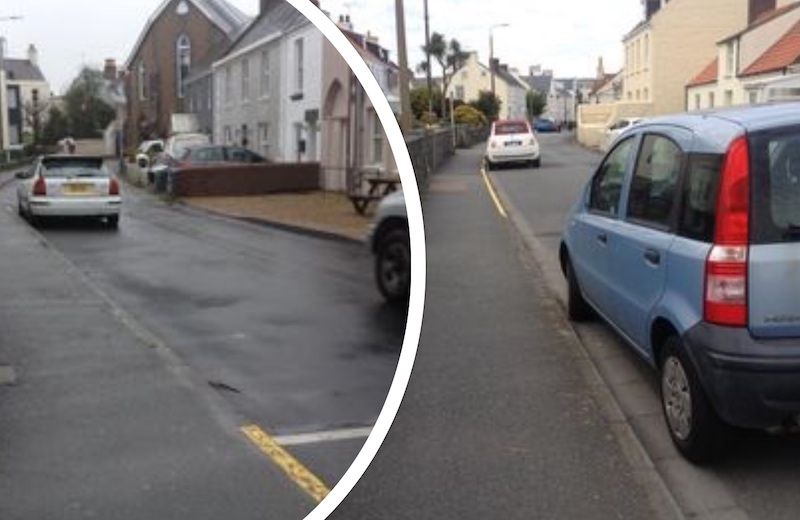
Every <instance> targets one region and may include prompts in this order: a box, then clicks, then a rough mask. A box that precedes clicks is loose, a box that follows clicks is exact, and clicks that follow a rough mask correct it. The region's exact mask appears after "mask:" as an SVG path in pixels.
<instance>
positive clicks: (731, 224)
mask: <svg viewBox="0 0 800 520" xmlns="http://www.w3.org/2000/svg"><path fill="white" fill-rule="evenodd" d="M749 242H750V150H749V146H748V143H747V138H746V137H744V136H743V137H740V138H738V139H736V140H735V141H734V142H733V144H731V147H730V149H729V150H728V155H727V156H726V158H725V164H724V166H723V168H722V179H721V182H720V191H719V199H718V201H717V229H716V236H715V238H714V247H713V248H712V249H711V253H710V254H709V255H708V260H707V262H706V291H705V320H706V321H707V322H709V323H713V324H716V325H723V326H729V327H747V324H748V310H747V263H748V257H749Z"/></svg>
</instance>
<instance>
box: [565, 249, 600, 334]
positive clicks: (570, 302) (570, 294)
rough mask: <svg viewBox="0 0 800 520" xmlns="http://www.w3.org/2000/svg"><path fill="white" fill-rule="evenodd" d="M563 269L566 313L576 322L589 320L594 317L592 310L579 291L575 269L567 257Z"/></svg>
mask: <svg viewBox="0 0 800 520" xmlns="http://www.w3.org/2000/svg"><path fill="white" fill-rule="evenodd" d="M564 270H565V271H566V275H567V314H568V315H569V319H570V320H572V321H576V322H582V321H589V320H590V319H592V318H593V317H594V311H593V310H592V308H591V306H590V305H589V304H588V303H587V302H586V300H585V299H584V297H583V293H581V288H580V285H579V284H578V279H577V278H576V277H575V270H574V269H573V268H572V263H571V262H570V261H569V259H567V261H566V262H565V264H564Z"/></svg>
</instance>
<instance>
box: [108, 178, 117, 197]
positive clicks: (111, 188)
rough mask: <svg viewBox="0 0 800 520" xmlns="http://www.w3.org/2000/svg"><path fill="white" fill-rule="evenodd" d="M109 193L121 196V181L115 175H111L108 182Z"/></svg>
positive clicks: (113, 195)
mask: <svg viewBox="0 0 800 520" xmlns="http://www.w3.org/2000/svg"><path fill="white" fill-rule="evenodd" d="M108 194H109V195H110V196H112V197H117V196H119V181H118V180H117V179H116V178H115V177H111V181H110V182H109V183H108Z"/></svg>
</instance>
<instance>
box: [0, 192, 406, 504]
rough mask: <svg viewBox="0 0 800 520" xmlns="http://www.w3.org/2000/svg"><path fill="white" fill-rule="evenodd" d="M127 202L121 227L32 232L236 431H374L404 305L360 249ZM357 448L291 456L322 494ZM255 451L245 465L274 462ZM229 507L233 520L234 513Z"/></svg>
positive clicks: (147, 199) (310, 446)
mask: <svg viewBox="0 0 800 520" xmlns="http://www.w3.org/2000/svg"><path fill="white" fill-rule="evenodd" d="M125 195H126V200H125V207H124V212H123V217H122V220H121V224H120V229H119V231H118V232H110V231H107V230H105V229H103V228H102V227H101V226H98V225H96V224H94V223H91V222H75V221H72V222H65V223H60V222H59V223H51V224H47V225H46V226H45V227H44V228H43V229H41V232H42V233H43V234H44V236H45V237H46V239H47V240H48V242H49V244H50V245H51V246H52V247H54V248H55V249H56V250H57V251H59V252H60V253H62V254H63V255H64V256H66V257H67V258H68V259H69V260H70V261H71V262H72V263H74V265H75V266H77V268H78V269H79V270H80V271H81V272H82V273H83V274H84V275H86V276H87V277H88V278H89V279H90V280H91V281H92V282H93V283H94V284H96V286H97V287H99V288H100V290H101V291H103V292H104V293H105V294H106V295H108V296H109V297H110V298H111V299H112V300H113V301H114V303H115V304H116V305H118V306H119V307H121V308H122V309H124V311H126V312H127V313H129V314H130V315H132V316H133V317H134V318H135V320H136V321H138V322H139V323H140V324H141V325H143V326H144V327H145V328H146V329H147V330H148V331H149V332H150V333H152V334H153V335H155V336H156V337H158V338H160V340H162V341H163V343H164V344H165V345H166V346H167V348H168V349H169V350H170V351H171V352H172V353H174V354H175V355H176V356H177V359H178V360H179V363H180V365H181V366H180V368H179V369H178V370H183V369H184V368H185V369H187V370H188V371H189V372H190V373H191V374H193V375H194V376H195V377H196V378H197V379H198V380H200V381H202V382H205V383H207V384H208V388H209V389H211V390H210V391H211V392H215V393H216V394H217V395H218V396H219V397H220V398H221V403H222V405H221V406H222V407H223V408H225V414H226V415H228V416H231V417H234V418H235V420H236V421H237V422H238V423H239V424H240V425H246V424H256V425H258V426H259V427H261V428H262V429H264V430H265V431H267V432H269V433H270V434H272V435H274V436H286V435H292V434H300V433H302V434H306V433H309V434H315V433H319V432H328V431H338V430H343V429H347V430H349V429H359V430H364V429H366V430H368V428H369V427H371V425H372V424H373V423H374V421H375V420H376V418H377V416H378V414H379V413H380V411H381V408H382V406H383V404H384V400H385V397H386V395H387V393H388V389H389V387H390V385H391V383H392V379H393V377H394V372H395V370H396V366H397V362H398V357H399V353H400V348H401V346H402V340H403V336H404V333H405V311H404V310H399V309H396V308H393V307H389V306H386V305H385V304H384V303H383V301H382V300H381V298H380V297H379V295H378V294H377V292H376V289H375V287H374V284H373V278H372V258H371V255H370V254H369V252H368V251H367V250H366V247H365V246H363V245H361V244H354V243H350V242H338V241H331V240H320V239H318V238H312V237H306V236H300V235H295V234H291V233H287V232H284V231H279V230H274V229H271V228H268V227H261V226H257V225H253V224H247V223H240V222H237V221H232V220H228V219H224V218H220V217H214V216H210V215H207V214H205V213H200V212H196V211H193V210H190V209H188V208H184V207H180V206H178V207H169V206H167V205H165V204H164V203H162V202H160V201H157V200H155V199H153V198H152V197H151V196H149V195H145V194H143V193H142V192H138V191H136V190H133V189H128V190H127V191H126V193H125ZM0 203H1V204H2V206H3V209H4V212H5V213H7V214H8V213H10V212H11V211H12V208H15V207H16V206H15V194H14V192H13V185H12V186H9V187H7V188H5V189H4V190H3V191H2V192H0ZM7 218H10V219H11V218H13V219H14V221H13V225H14V226H18V225H24V223H22V222H21V221H19V220H17V217H16V216H14V217H11V216H10V215H9V216H8V217H7ZM75 319H79V317H78V316H76V317H75ZM80 319H83V320H84V324H83V326H85V327H87V328H89V329H91V328H92V323H91V320H87V319H86V316H85V315H84V316H83V317H82V318H80ZM50 325H51V324H50V323H48V321H45V322H43V323H41V329H40V330H39V331H38V332H39V333H40V335H41V336H43V337H45V338H48V339H50V338H51V337H52V336H53V335H57V334H60V333H61V332H60V331H59V328H58V323H56V322H53V323H52V327H53V329H52V331H50V332H51V334H50V335H48V327H49V326H50ZM4 353H5V354H7V355H6V358H14V355H13V353H11V354H10V353H8V352H4V351H3V349H0V354H4ZM13 361H14V359H7V360H6V361H5V362H6V363H13ZM83 361H85V362H87V363H88V362H89V360H88V359H85V360H83ZM2 363H3V359H0V365H1V364H2ZM45 369H46V367H45ZM126 388H127V387H126ZM120 393H121V394H122V396H121V399H125V396H126V395H127V394H126V393H125V392H120ZM0 395H3V394H0ZM9 395H11V396H13V394H9ZM184 397H185V396H184ZM9 399H11V398H10V397H9ZM198 399H199V400H201V401H202V400H203V398H202V397H200V398H198ZM12 401H13V399H12ZM47 406H51V407H55V406H57V404H55V403H50V404H49V405H48V404H47V403H45V409H47ZM187 407H190V403H187ZM53 411H54V412H56V411H57V412H58V413H59V414H63V413H65V411H64V410H55V409H54V410H53ZM105 419H106V418H104V420H105ZM21 433H24V432H21ZM364 441H365V436H364V437H357V438H354V439H350V440H346V441H337V442H314V441H313V440H312V441H311V442H309V443H307V444H303V445H298V446H296V447H292V448H291V449H290V451H292V453H293V454H294V455H295V456H296V457H298V458H299V459H300V461H301V462H302V463H304V464H305V465H306V466H307V467H308V468H309V469H310V470H311V471H312V472H313V473H315V474H316V475H317V476H318V477H320V478H322V480H323V481H325V482H326V483H327V484H329V485H330V486H331V487H332V486H333V485H334V484H335V483H336V482H337V481H338V479H339V478H340V476H341V475H342V474H343V473H344V472H345V471H346V470H347V468H348V467H349V465H350V463H351V462H352V460H353V459H354V458H355V456H356V455H357V453H358V451H359V450H360V448H361V446H362V444H363V442H364ZM233 442H242V440H241V439H236V440H235V441H233ZM251 455H253V461H251V462H255V461H258V463H262V464H266V465H269V464H271V463H270V462H268V461H267V460H266V459H263V460H259V459H260V454H257V453H252V454H251ZM0 459H2V446H0ZM97 462H98V464H102V463H104V462H102V461H97ZM287 482H288V481H287ZM291 486H292V485H291V484H290V485H289V486H288V487H290V488H291ZM265 491H266V490H265ZM273 491H274V490H273ZM295 491H296V490H293V491H292V493H294V492H295ZM196 498H197V499H198V501H199V502H198V503H199V504H202V500H203V499H202V496H198V497H196ZM292 500H294V502H296V499H292ZM292 500H290V502H292ZM301 502H302V501H301ZM242 507H243V508H244V510H245V511H248V509H247V507H246V504H244V505H242ZM304 507H307V506H304ZM286 509H287V508H284V509H281V508H277V509H275V511H276V512H278V511H285V510H286ZM288 509H291V508H288ZM254 510H257V508H251V509H250V510H249V511H251V512H252V511H254ZM157 511H158V510H157ZM231 511H232V513H233V516H231V518H237V515H236V512H237V511H238V509H237V508H232V509H231ZM280 514H284V513H280ZM238 517H239V518H248V516H247V515H241V516H238Z"/></svg>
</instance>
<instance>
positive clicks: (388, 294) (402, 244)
mask: <svg viewBox="0 0 800 520" xmlns="http://www.w3.org/2000/svg"><path fill="white" fill-rule="evenodd" d="M369 244H370V248H371V249H372V252H373V253H374V255H375V279H376V282H377V284H378V290H379V291H380V292H381V294H382V295H383V297H384V298H386V301H388V302H389V303H393V304H404V303H407V302H408V298H409V295H410V294H411V241H410V238H409V232H408V211H407V209H406V200H405V197H404V196H403V193H402V192H396V193H393V194H391V195H389V196H388V197H386V198H385V199H383V200H382V201H381V203H380V205H379V206H378V210H377V212H376V213H375V218H374V219H373V222H372V228H371V230H370V233H369Z"/></svg>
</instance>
